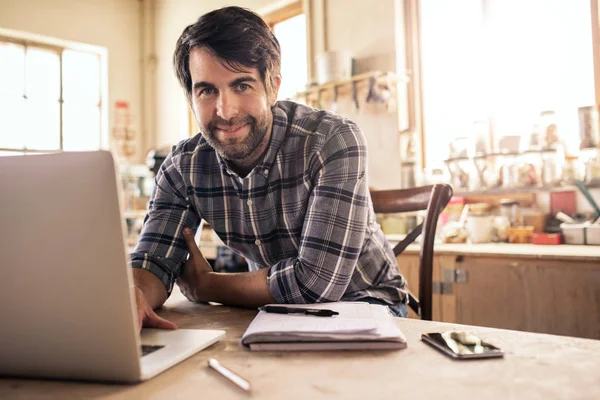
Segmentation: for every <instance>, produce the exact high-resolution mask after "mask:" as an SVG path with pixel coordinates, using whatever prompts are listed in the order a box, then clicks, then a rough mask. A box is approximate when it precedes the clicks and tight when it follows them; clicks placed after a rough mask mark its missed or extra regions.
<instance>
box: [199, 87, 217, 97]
mask: <svg viewBox="0 0 600 400" xmlns="http://www.w3.org/2000/svg"><path fill="white" fill-rule="evenodd" d="M215 92H216V90H215V89H214V88H204V89H202V90H201V91H200V93H199V95H200V96H210V95H211V94H214V93H215Z"/></svg>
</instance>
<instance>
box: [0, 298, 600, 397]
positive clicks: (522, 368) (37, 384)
mask: <svg viewBox="0 0 600 400" xmlns="http://www.w3.org/2000/svg"><path fill="white" fill-rule="evenodd" d="M255 314H256V311H253V310H244V309H237V308H231V307H224V306H213V305H200V304H193V303H190V302H188V301H187V300H185V299H184V298H183V297H182V296H181V294H179V293H178V292H175V293H174V294H173V296H172V297H171V298H170V299H169V301H168V302H167V304H166V305H165V307H164V309H163V310H162V311H161V315H163V316H164V317H166V318H169V319H171V320H172V321H174V322H176V323H178V324H179V326H180V327H182V328H205V329H224V330H226V331H227V336H226V338H225V339H224V340H223V341H222V342H220V343H217V344H215V345H214V346H212V347H210V348H208V349H206V350H204V351H203V352H200V353H198V354H196V355H195V356H193V357H191V358H189V359H188V360H186V361H184V362H182V363H181V364H179V365H177V366H175V367H173V368H171V369H169V370H167V371H166V372H164V373H163V374H161V375H159V376H157V377H156V378H154V379H152V380H150V381H148V382H145V383H143V384H139V385H113V384H100V383H81V382H59V381H36V380H26V379H0V399H11V398H17V399H39V398H43V399H47V398H55V399H83V398H85V399H87V398H108V399H230V398H231V399H238V398H239V399H244V398H255V399H277V400H282V399H302V400H309V399H310V400H312V399H332V398H340V399H365V400H366V399H394V400H398V399H411V400H413V399H436V398H443V399H452V398H456V399H480V398H485V399H596V400H597V399H599V398H600V341H597V340H589V339H578V338H571V337H562V336H552V335H545V334H535V333H526V332H517V331H508V330H500V329H491V328H480V327H465V326H461V325H455V324H446V323H440V322H427V321H419V320H408V319H398V326H399V327H400V328H401V329H402V331H403V332H404V333H405V334H406V337H407V339H408V348H407V349H404V350H398V351H370V352H367V351H365V352H360V351H352V352H305V353H282V352H277V353H252V352H249V351H247V350H245V349H243V348H241V347H240V344H239V340H240V337H241V335H242V333H243V332H244V331H245V329H246V327H247V326H248V324H249V323H250V321H251V320H252V318H254V315H255ZM452 328H466V329H468V330H470V331H472V332H476V333H479V334H480V335H481V336H482V337H484V338H485V339H488V340H489V341H490V342H492V343H494V344H496V345H498V346H500V347H502V348H503V349H504V350H505V351H506V352H507V354H506V356H505V358H504V359H497V360H492V359H490V360H477V361H453V360H451V359H449V358H446V357H445V356H443V355H442V354H441V353H439V352H437V351H435V350H434V349H432V348H430V347H429V346H427V345H425V344H424V343H422V342H421V341H420V336H421V333H423V332H435V331H442V330H447V329H452ZM209 357H214V358H216V359H218V360H219V361H220V362H221V363H223V364H224V365H225V366H228V367H231V369H233V370H234V371H236V372H238V373H239V374H240V375H242V376H244V377H246V378H247V379H248V380H249V381H250V382H251V383H252V394H246V393H244V392H242V391H241V390H239V389H238V388H237V387H235V386H233V385H232V384H231V383H229V382H228V381H226V380H225V379H224V378H223V377H221V376H220V375H218V374H216V373H215V372H214V371H213V370H209V369H208V368H207V366H206V363H207V359H208V358H209Z"/></svg>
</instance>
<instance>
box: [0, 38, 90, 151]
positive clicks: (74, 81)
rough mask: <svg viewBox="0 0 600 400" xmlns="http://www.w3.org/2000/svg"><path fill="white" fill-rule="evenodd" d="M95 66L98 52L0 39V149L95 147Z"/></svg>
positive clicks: (44, 149)
mask: <svg viewBox="0 0 600 400" xmlns="http://www.w3.org/2000/svg"><path fill="white" fill-rule="evenodd" d="M100 66H101V58H100V56H99V55H98V54H94V53H90V52H82V51H75V50H70V49H64V48H61V47H53V46H45V45H38V46H36V45H33V44H32V45H27V46H25V45H23V44H20V43H16V42H15V43H12V42H2V41H0V155H6V154H23V152H27V151H34V152H44V151H59V150H97V149H98V148H100V144H101V105H102V103H101V96H100V94H101V85H100V76H101V68H100ZM61 68H62V71H61ZM61 85H62V90H61ZM61 104H62V107H61ZM61 119H62V124H61ZM61 142H62V143H61Z"/></svg>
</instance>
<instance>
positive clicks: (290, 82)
mask: <svg viewBox="0 0 600 400" xmlns="http://www.w3.org/2000/svg"><path fill="white" fill-rule="evenodd" d="M273 31H274V33H275V37H277V40H278V41H279V44H280V46H281V87H280V89H279V96H278V99H280V100H283V99H288V98H290V97H293V96H294V95H295V94H296V93H297V92H299V91H302V90H304V89H305V88H306V82H307V80H308V71H307V68H308V62H307V59H306V16H305V15H304V14H300V15H297V16H295V17H292V18H290V19H286V20H285V21H282V22H280V23H278V24H275V28H274V29H273Z"/></svg>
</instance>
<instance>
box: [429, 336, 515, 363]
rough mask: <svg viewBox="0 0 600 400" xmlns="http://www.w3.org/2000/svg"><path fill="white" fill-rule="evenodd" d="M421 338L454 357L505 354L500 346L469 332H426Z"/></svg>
mask: <svg viewBox="0 0 600 400" xmlns="http://www.w3.org/2000/svg"><path fill="white" fill-rule="evenodd" d="M421 339H422V340H423V341H424V342H426V343H428V344H430V345H432V346H434V347H435V348H437V349H438V350H441V351H442V352H444V353H445V354H447V355H449V356H451V357H454V358H488V357H502V356H503V355H504V352H503V351H502V350H501V349H500V348H498V347H496V346H494V345H492V344H490V343H487V342H484V341H483V340H481V339H480V338H479V337H478V336H477V335H474V334H472V333H468V332H460V331H449V332H439V333H438V332H436V333H424V334H423V335H422V336H421Z"/></svg>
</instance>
